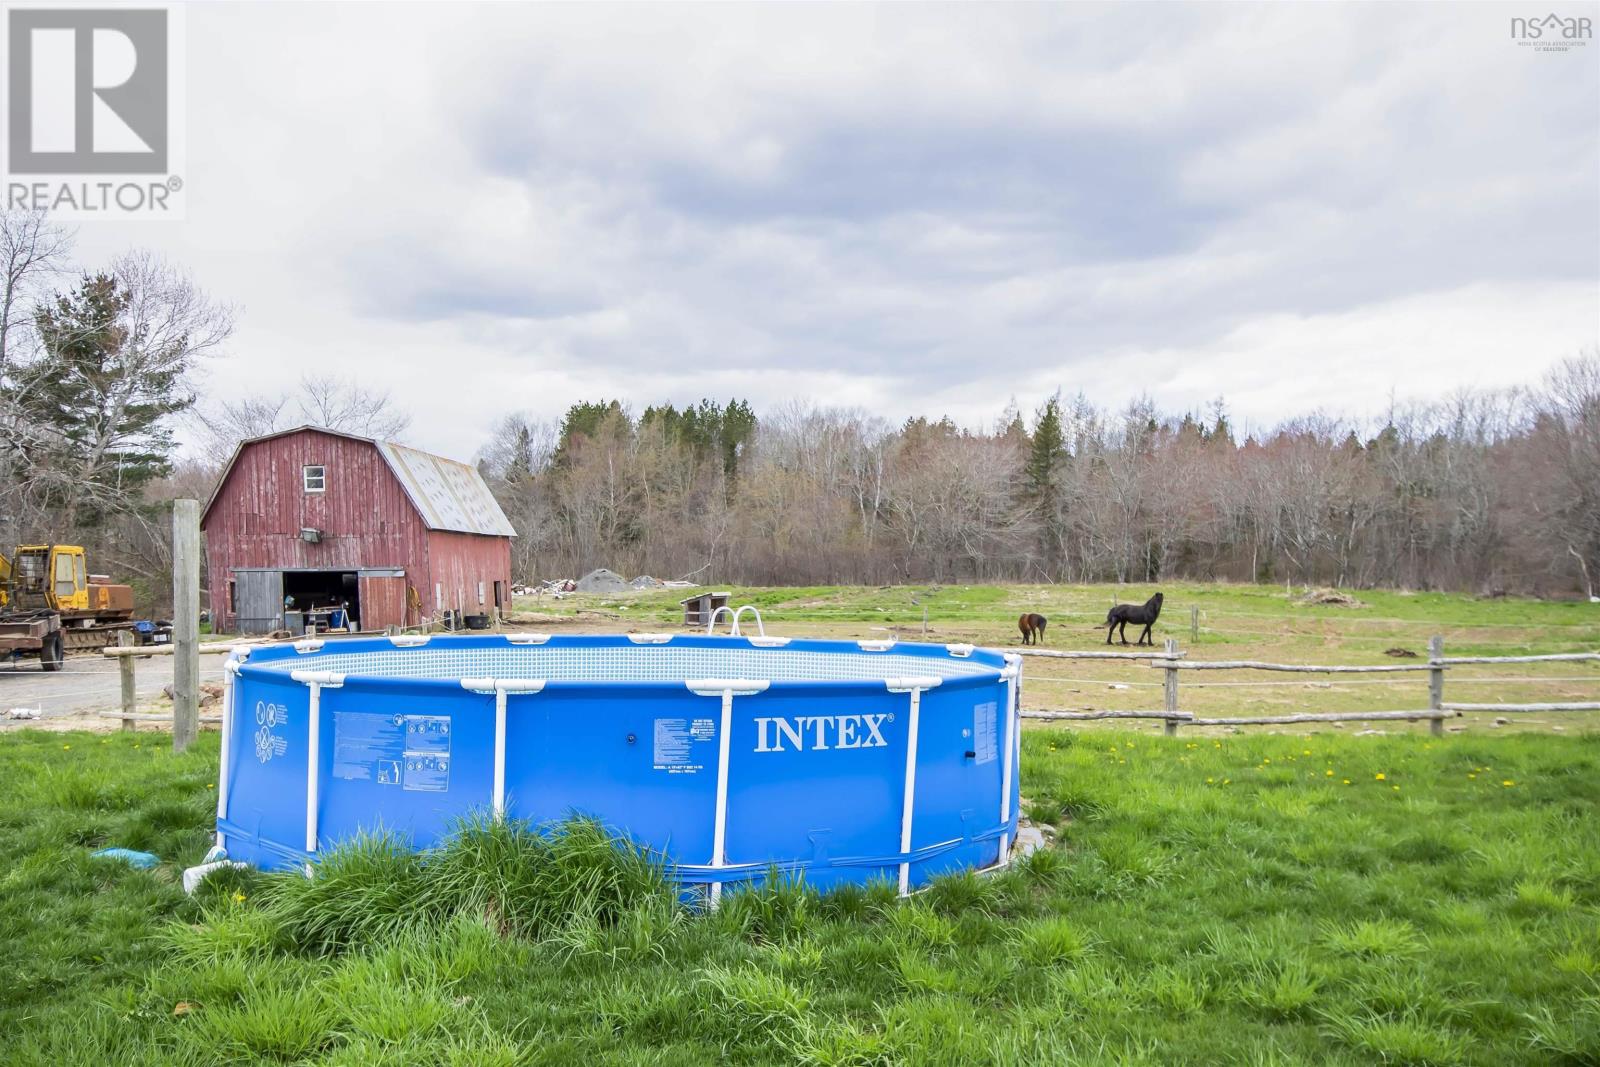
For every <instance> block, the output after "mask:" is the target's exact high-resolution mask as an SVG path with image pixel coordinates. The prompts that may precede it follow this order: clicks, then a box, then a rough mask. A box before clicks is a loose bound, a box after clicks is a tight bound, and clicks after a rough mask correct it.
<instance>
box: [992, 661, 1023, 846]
mask: <svg viewBox="0 0 1600 1067" xmlns="http://www.w3.org/2000/svg"><path fill="white" fill-rule="evenodd" d="M1001 677H1003V678H1005V680H1006V729H1005V743H1004V744H1003V745H1002V746H1001V748H1000V751H1001V752H1003V753H1004V754H1005V765H1004V766H1003V767H1002V768H1001V771H1000V825H1001V826H1002V827H1009V826H1010V825H1011V775H1012V768H1013V767H1014V766H1015V764H1016V762H1017V759H1018V757H1019V755H1020V753H1021V751H1022V743H1021V742H1022V739H1021V737H1019V736H1018V734H1019V731H1018V730H1017V690H1018V688H1019V686H1018V682H1019V680H1020V679H1021V677H1022V657H1021V656H1019V655H1017V654H1016V653H1014V652H1008V653H1006V667H1005V669H1004V670H1003V671H1002V672H1001ZM1010 862H1011V834H1010V832H1009V830H1008V829H1002V830H1001V831H1000V855H999V856H998V857H997V859H996V863H997V865H999V866H1001V867H1004V866H1005V865H1006V864H1008V863H1010Z"/></svg>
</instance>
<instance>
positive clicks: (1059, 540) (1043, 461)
mask: <svg viewBox="0 0 1600 1067" xmlns="http://www.w3.org/2000/svg"><path fill="white" fill-rule="evenodd" d="M1066 460H1067V439H1066V433H1065V431H1064V430H1063V429H1062V426H1061V393H1060V392H1059V391H1058V392H1056V393H1054V394H1052V395H1051V397H1050V399H1049V400H1046V401H1045V402H1044V406H1043V407H1041V408H1040V409H1039V414H1038V417H1037V419H1036V420H1035V422H1034V427H1033V440H1032V443H1031V445H1030V447H1029V450H1028V464H1027V467H1026V468H1025V474H1026V476H1027V493H1028V499H1029V501H1030V502H1031V503H1032V504H1033V507H1034V510H1035V512H1036V513H1037V514H1038V516H1039V519H1040V549H1041V551H1042V552H1043V553H1044V558H1045V562H1046V565H1047V566H1050V565H1053V564H1054V562H1055V561H1056V560H1058V559H1060V557H1061V550H1062V546H1063V544H1064V541H1065V538H1064V536H1063V533H1062V522H1061V500H1062V487H1061V467H1062V465H1063V464H1064V463H1065V462H1066Z"/></svg>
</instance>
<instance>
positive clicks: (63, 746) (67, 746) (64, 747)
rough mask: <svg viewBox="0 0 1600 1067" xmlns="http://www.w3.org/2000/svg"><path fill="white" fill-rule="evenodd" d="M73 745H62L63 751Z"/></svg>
mask: <svg viewBox="0 0 1600 1067" xmlns="http://www.w3.org/2000/svg"><path fill="white" fill-rule="evenodd" d="M71 747H72V746H71V745H62V746H61V751H63V752H65V751H66V750H67V749H69V748H71Z"/></svg>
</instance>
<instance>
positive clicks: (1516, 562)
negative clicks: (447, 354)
mask: <svg viewBox="0 0 1600 1067" xmlns="http://www.w3.org/2000/svg"><path fill="white" fill-rule="evenodd" d="M72 237H73V235H72V233H71V231H69V230H66V229H64V228H61V227H59V226H56V225H53V224H52V223H51V222H50V221H49V220H48V219H47V218H45V217H44V216H42V215H38V214H27V213H18V212H0V546H4V549H3V550H7V551H8V550H9V548H10V546H13V545H16V544H19V543H24V542H32V541H56V542H62V541H74V542H77V543H81V544H84V545H86V546H88V547H89V549H90V552H91V561H92V566H93V567H94V569H95V570H97V571H104V572H107V573H110V574H113V575H116V576H117V577H118V578H119V579H122V580H129V581H132V582H133V583H134V584H135V586H136V587H140V588H142V589H144V590H147V591H148V600H149V601H150V602H151V603H153V605H154V608H153V610H159V605H160V604H161V603H162V601H163V600H164V598H165V590H166V589H167V587H168V584H169V575H168V568H169V567H170V562H169V560H170V550H169V547H168V542H169V534H170V531H169V526H168V522H167V519H166V514H165V512H166V504H167V502H168V501H170V500H172V499H174V498H176V497H181V496H191V497H197V498H200V499H205V498H206V497H207V496H208V495H209V493H210V491H211V489H212V487H213V486H214V484H215V481H216V478H217V476H218V475H219V474H220V472H221V469H222V467H223V465H224V463H225V462H226V461H227V458H228V456H229V455H230V454H231V452H232V450H233V448H234V447H235V446H236V445H237V443H238V442H239V441H240V440H242V439H244V438H247V437H254V436H258V435H260V434H263V433H269V432H273V431H275V430H281V429H285V428H288V427H290V426H294V425H300V424H304V423H311V424H315V425H322V426H326V427H329V428H331V429H338V430H345V431H347V432H352V433H357V434H360V435H363V436H369V437H376V438H385V439H393V438H397V437H400V436H402V435H403V434H404V433H405V431H406V429H407V426H408V424H409V421H410V420H409V417H408V415H407V414H406V413H405V412H403V411H400V410H398V409H397V408H396V407H395V405H393V404H392V403H391V402H390V400H389V397H388V395H387V393H384V392H382V391H377V390H371V389H368V388H365V387H363V386H361V385H359V384H358V383H355V382H351V381H346V380H341V379H338V378H336V377H308V378H306V379H303V380H302V381H301V382H299V383H298V384H297V385H296V386H294V387H292V388H289V389H285V390H280V391H277V392H273V393H270V394H269V393H256V394H253V395H250V396H243V397H224V396H216V395H213V396H209V397H208V396H206V395H205V392H204V390H203V388H202V385H203V382H204V373H203V372H204V369H205V366H206V364H207V363H208V362H209V361H211V360H213V359H216V358H218V357H220V356H221V355H222V354H223V352H224V349H225V346H226V343H227V341H228V339H229V337H230V336H231V334H232V331H233V326H234V320H235V315H236V313H235V311H234V309H233V308H231V307H229V306H228V305H226V304H224V303H221V302H218V301H216V300H214V299H212V298H211V297H210V296H208V295H207V294H206V293H205V292H204V291H203V290H202V289H201V288H200V287H199V286H198V285H197V284H196V283H195V282H194V281H193V280H192V279H191V278H190V276H189V275H188V273H187V272H186V271H185V270H183V269H182V268H181V267H180V266H178V265H175V264H172V263H169V262H167V261H165V260H163V259H161V258H160V257H158V256H155V255H153V254H151V253H148V252H142V251H132V252H129V253H126V254H124V255H122V256H118V257H116V258H114V259H113V260H111V261H110V262H108V263H104V264H97V265H92V266H90V267H88V268H84V267H81V266H78V265H76V264H74V262H73V259H72V252H73V240H72ZM180 430H182V431H183V436H184V437H186V438H187V440H188V442H189V447H188V448H187V449H180V447H179V443H178V441H179V431H180ZM479 465H480V469H481V470H482V471H483V473H484V475H485V476H486V478H487V479H488V481H489V483H490V485H491V487H492V488H493V490H494V492H495V493H496V495H497V496H498V498H499V499H500V501H501V503H502V505H503V506H504V508H505V510H506V513H507V515H508V516H509V517H510V518H511V521H512V523H513V525H514V526H515V528H516V530H517V533H518V537H517V539H516V540H515V541H514V542H513V560H514V573H515V576H516V577H517V578H518V579H520V580H524V581H529V580H534V579H538V578H551V577H567V576H577V575H580V574H582V573H584V572H585V571H587V570H590V569H592V568H594V567H599V566H605V567H610V568H612V569H614V570H618V571H624V572H627V573H628V574H629V575H630V576H631V575H633V574H639V573H651V574H654V575H656V576H658V577H687V578H693V579H694V580H697V581H701V582H718V583H722V582H726V583H772V584H798V583H870V584H879V583H890V582H949V581H1034V582H1081V581H1121V582H1132V583H1150V582H1156V581H1160V580H1162V579H1167V578H1195V579H1226V580H1234V581H1263V582H1292V583H1302V584H1318V585H1322V584H1331V585H1344V586H1356V587H1364V586H1399V587H1410V588H1439V589H1465V590H1477V591H1482V592H1494V591H1497V590H1505V591H1508V592H1531V593H1539V594H1546V595H1571V594H1573V593H1580V594H1586V595H1590V596H1592V595H1594V590H1595V585H1596V583H1600V352H1594V351H1591V352H1587V353H1584V354H1580V355H1577V356H1575V357H1572V358H1570V359H1568V360H1566V361H1565V362H1563V363H1561V364H1560V365H1559V366H1558V367H1556V368H1555V369H1554V370H1553V371H1552V372H1551V373H1550V374H1549V375H1548V376H1547V377H1546V378H1545V379H1544V380H1543V381H1542V382H1540V383H1539V384H1537V385H1536V386H1533V387H1530V388H1526V389H1516V390H1508V391H1495V392H1462V393H1458V394H1456V395H1454V396H1452V397H1450V398H1448V399H1446V400H1442V401H1439V402H1437V403H1432V404H1414V405H1408V406H1397V407H1395V408H1394V409H1393V410H1391V411H1390V412H1389V413H1388V414H1387V416H1386V417H1385V418H1383V419H1381V420H1378V421H1377V422H1375V423H1366V422H1362V421H1360V420H1353V419H1350V418H1343V417H1338V416H1333V415H1326V414H1319V415H1315V416H1308V417H1303V418H1298V419H1293V420H1290V421H1287V422H1285V423H1283V424H1281V425H1279V426H1277V427H1275V428H1273V429H1271V430H1268V431H1264V432H1254V433H1249V434H1243V435H1240V434H1237V433H1236V432H1235V430H1234V428H1233V427H1232V426H1231V425H1230V423H1229V420H1228V418H1227V415H1226V408H1225V406H1224V405H1223V404H1222V403H1221V402H1220V401H1219V402H1218V403H1216V404H1214V405H1213V406H1212V408H1211V409H1210V410H1209V411H1207V412H1205V413H1187V414H1185V413H1166V412H1161V411H1158V410H1157V409H1156V408H1155V406H1154V405H1153V404H1152V403H1151V402H1149V401H1148V400H1145V399H1140V400H1136V401H1135V402H1133V403H1131V404H1129V405H1128V406H1127V407H1125V408H1123V409H1122V410H1119V411H1109V410H1106V409H1102V408H1099V407H1097V406H1095V405H1094V404H1092V403H1090V402H1089V401H1088V400H1087V399H1086V398H1084V397H1083V396H1081V395H1079V396H1075V397H1066V398H1063V397H1062V396H1061V395H1059V394H1058V395H1056V396H1053V397H1050V398H1047V399H1046V400H1045V401H1044V402H1043V403H1042V404H1040V405H1038V406H1037V408H1035V409H1034V410H1032V411H1030V412H1028V413H1026V415H1025V414H1024V413H1023V412H1022V411H1021V410H1019V409H1018V408H1017V407H1016V405H1015V404H1013V405H1012V406H1011V408H1010V409H1009V410H1007V411H1005V412H1002V413H1001V414H1000V415H999V417H998V418H996V419H995V420H994V422H993V424H992V425H990V426H988V427H985V428H980V429H972V428H964V427H961V426H957V425H956V424H954V423H953V422H952V421H950V420H949V419H947V418H940V419H929V418H925V417H918V418H913V419H909V420H906V421H905V422H902V423H900V424H898V425H895V424H891V423H890V422H888V421H887V420H886V419H884V418H883V417H881V416H879V415H877V414H874V413H871V412H866V411H861V410H854V409H844V408H836V407H828V406H825V405H818V404H813V403H807V402H803V401H792V402H789V403H786V404H783V405H779V406H778V407H776V408H774V409H772V410H769V411H765V412H761V413H759V415H758V413H757V411H756V410H755V409H754V408H753V407H752V405H751V404H750V403H748V402H747V401H744V400H731V401H727V402H713V401H710V400H704V401H701V402H700V403H698V404H692V405H688V406H685V407H681V408H680V407H676V406H674V405H673V404H670V403H664V404H656V405H651V406H648V407H646V408H644V409H643V411H635V410H634V409H633V408H630V407H629V406H628V405H626V404H624V403H622V402H621V401H618V400H601V401H592V402H590V401H586V402H580V403H575V404H573V405H571V407H570V408H569V409H568V410H567V412H566V413H565V415H564V417H562V418H561V419H559V420H548V421H545V420H539V419H535V418H531V417H529V416H526V415H520V414H513V415H508V416H506V417H505V418H504V419H503V420H501V422H500V423H499V424H498V425H497V426H496V428H495V429H494V431H493V433H492V435H491V438H490V441H489V443H488V444H487V446H486V447H485V448H484V449H483V451H482V453H481V454H480V456H479Z"/></svg>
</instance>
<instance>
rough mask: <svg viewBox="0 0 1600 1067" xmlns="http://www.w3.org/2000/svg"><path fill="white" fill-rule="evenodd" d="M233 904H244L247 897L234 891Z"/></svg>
mask: <svg viewBox="0 0 1600 1067" xmlns="http://www.w3.org/2000/svg"><path fill="white" fill-rule="evenodd" d="M233 902H234V903H235V904H243V903H244V902H245V895H244V894H243V893H241V892H239V891H238V890H234V893H233Z"/></svg>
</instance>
